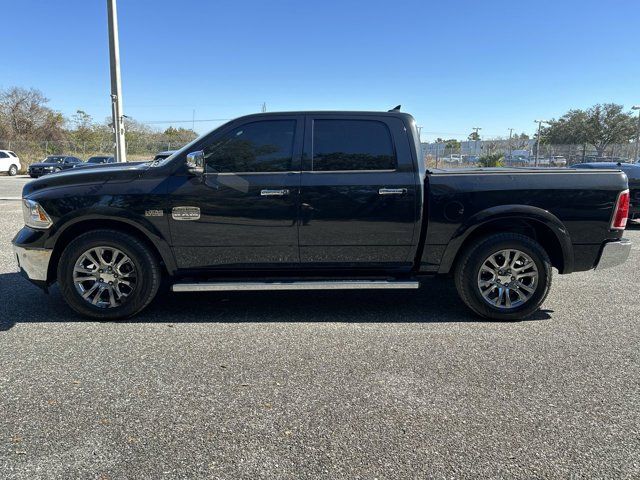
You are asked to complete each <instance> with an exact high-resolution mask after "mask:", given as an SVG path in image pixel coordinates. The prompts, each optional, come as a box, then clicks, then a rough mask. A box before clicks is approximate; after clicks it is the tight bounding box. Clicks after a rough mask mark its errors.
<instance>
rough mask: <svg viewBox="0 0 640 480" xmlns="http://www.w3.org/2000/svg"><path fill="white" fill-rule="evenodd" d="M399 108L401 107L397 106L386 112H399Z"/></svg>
mask: <svg viewBox="0 0 640 480" xmlns="http://www.w3.org/2000/svg"><path fill="white" fill-rule="evenodd" d="M401 106H402V105H398V106H396V107H395V108H392V109H391V110H388V111H389V112H399V111H400V107H401Z"/></svg>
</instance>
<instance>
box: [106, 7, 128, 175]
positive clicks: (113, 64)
mask: <svg viewBox="0 0 640 480" xmlns="http://www.w3.org/2000/svg"><path fill="white" fill-rule="evenodd" d="M107 16H108V17H109V66H110V70H111V116H112V117H113V131H114V133H115V139H116V150H115V156H116V161H117V162H126V161H127V147H126V144H125V139H124V118H123V114H122V83H121V81H120V41H119V40H118V11H117V9H116V0H107Z"/></svg>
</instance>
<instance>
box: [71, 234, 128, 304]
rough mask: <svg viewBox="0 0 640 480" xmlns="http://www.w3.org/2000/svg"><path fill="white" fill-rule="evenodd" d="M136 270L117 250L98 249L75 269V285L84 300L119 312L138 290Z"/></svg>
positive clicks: (85, 254) (84, 255) (110, 248)
mask: <svg viewBox="0 0 640 480" xmlns="http://www.w3.org/2000/svg"><path fill="white" fill-rule="evenodd" d="M137 280H138V275H137V271H136V266H135V264H134V263H133V261H132V260H131V258H129V257H128V256H127V255H126V254H125V253H124V252H122V251H121V250H118V249H117V248H114V247H107V246H100V247H94V248H91V249H89V250H87V251H86V252H84V253H83V254H82V255H80V257H78V260H77V261H76V263H75V265H74V267H73V284H74V285H75V287H76V291H77V292H78V293H79V294H80V296H81V297H82V298H83V299H84V301H86V302H87V303H90V304H91V305H94V306H96V307H99V308H116V307H119V306H120V305H122V304H123V303H124V302H125V301H126V300H127V298H128V297H130V296H131V294H132V293H133V291H134V290H135V288H136V286H137Z"/></svg>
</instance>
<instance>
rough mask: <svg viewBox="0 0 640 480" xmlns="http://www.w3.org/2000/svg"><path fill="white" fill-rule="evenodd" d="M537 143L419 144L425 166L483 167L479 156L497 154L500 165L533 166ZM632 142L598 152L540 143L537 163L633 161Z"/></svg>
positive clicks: (633, 149)
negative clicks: (601, 152)
mask: <svg viewBox="0 0 640 480" xmlns="http://www.w3.org/2000/svg"><path fill="white" fill-rule="evenodd" d="M536 150H537V145H536V144H535V142H534V141H528V142H526V143H524V144H520V145H511V146H509V145H508V143H505V141H502V140H498V141H491V140H484V141H478V142H473V141H471V142H462V143H461V144H458V145H450V144H446V143H423V144H422V153H423V158H424V162H425V164H426V166H427V167H429V168H464V167H474V166H484V165H483V164H482V159H483V157H486V156H488V155H498V156H499V157H501V158H500V160H499V162H498V163H499V165H500V166H513V167H524V166H536ZM635 155H636V144H635V143H626V144H620V145H609V146H608V147H607V148H606V149H605V151H604V152H603V154H602V155H600V154H598V152H597V151H596V150H595V149H594V148H593V147H589V146H583V145H548V144H542V145H540V149H539V151H538V152H537V166H540V167H565V166H571V165H574V164H576V163H585V162H596V161H597V162H635V161H637V160H638V159H636V158H635Z"/></svg>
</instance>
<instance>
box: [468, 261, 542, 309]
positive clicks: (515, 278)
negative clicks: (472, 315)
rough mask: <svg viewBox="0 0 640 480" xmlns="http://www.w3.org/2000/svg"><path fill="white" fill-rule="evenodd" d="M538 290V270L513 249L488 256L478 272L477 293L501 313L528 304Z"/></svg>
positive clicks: (532, 262)
mask: <svg viewBox="0 0 640 480" xmlns="http://www.w3.org/2000/svg"><path fill="white" fill-rule="evenodd" d="M537 288H538V267H537V266H536V263H535V262H534V261H533V259H532V258H531V257H530V256H529V255H527V254H526V253H524V252H522V251H520V250H516V249H506V250H499V251H497V252H495V253H492V254H491V255H489V256H488V257H487V258H486V259H485V261H484V262H482V265H481V266H480V271H479V272H478V290H479V291H480V295H481V296H482V298H483V299H484V301H485V302H487V303H488V304H489V305H491V306H492V307H495V308H499V309H501V310H509V309H512V308H517V307H519V306H521V305H523V304H525V303H526V302H528V301H529V300H530V299H531V297H532V296H533V295H534V293H535V292H536V290H537Z"/></svg>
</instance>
